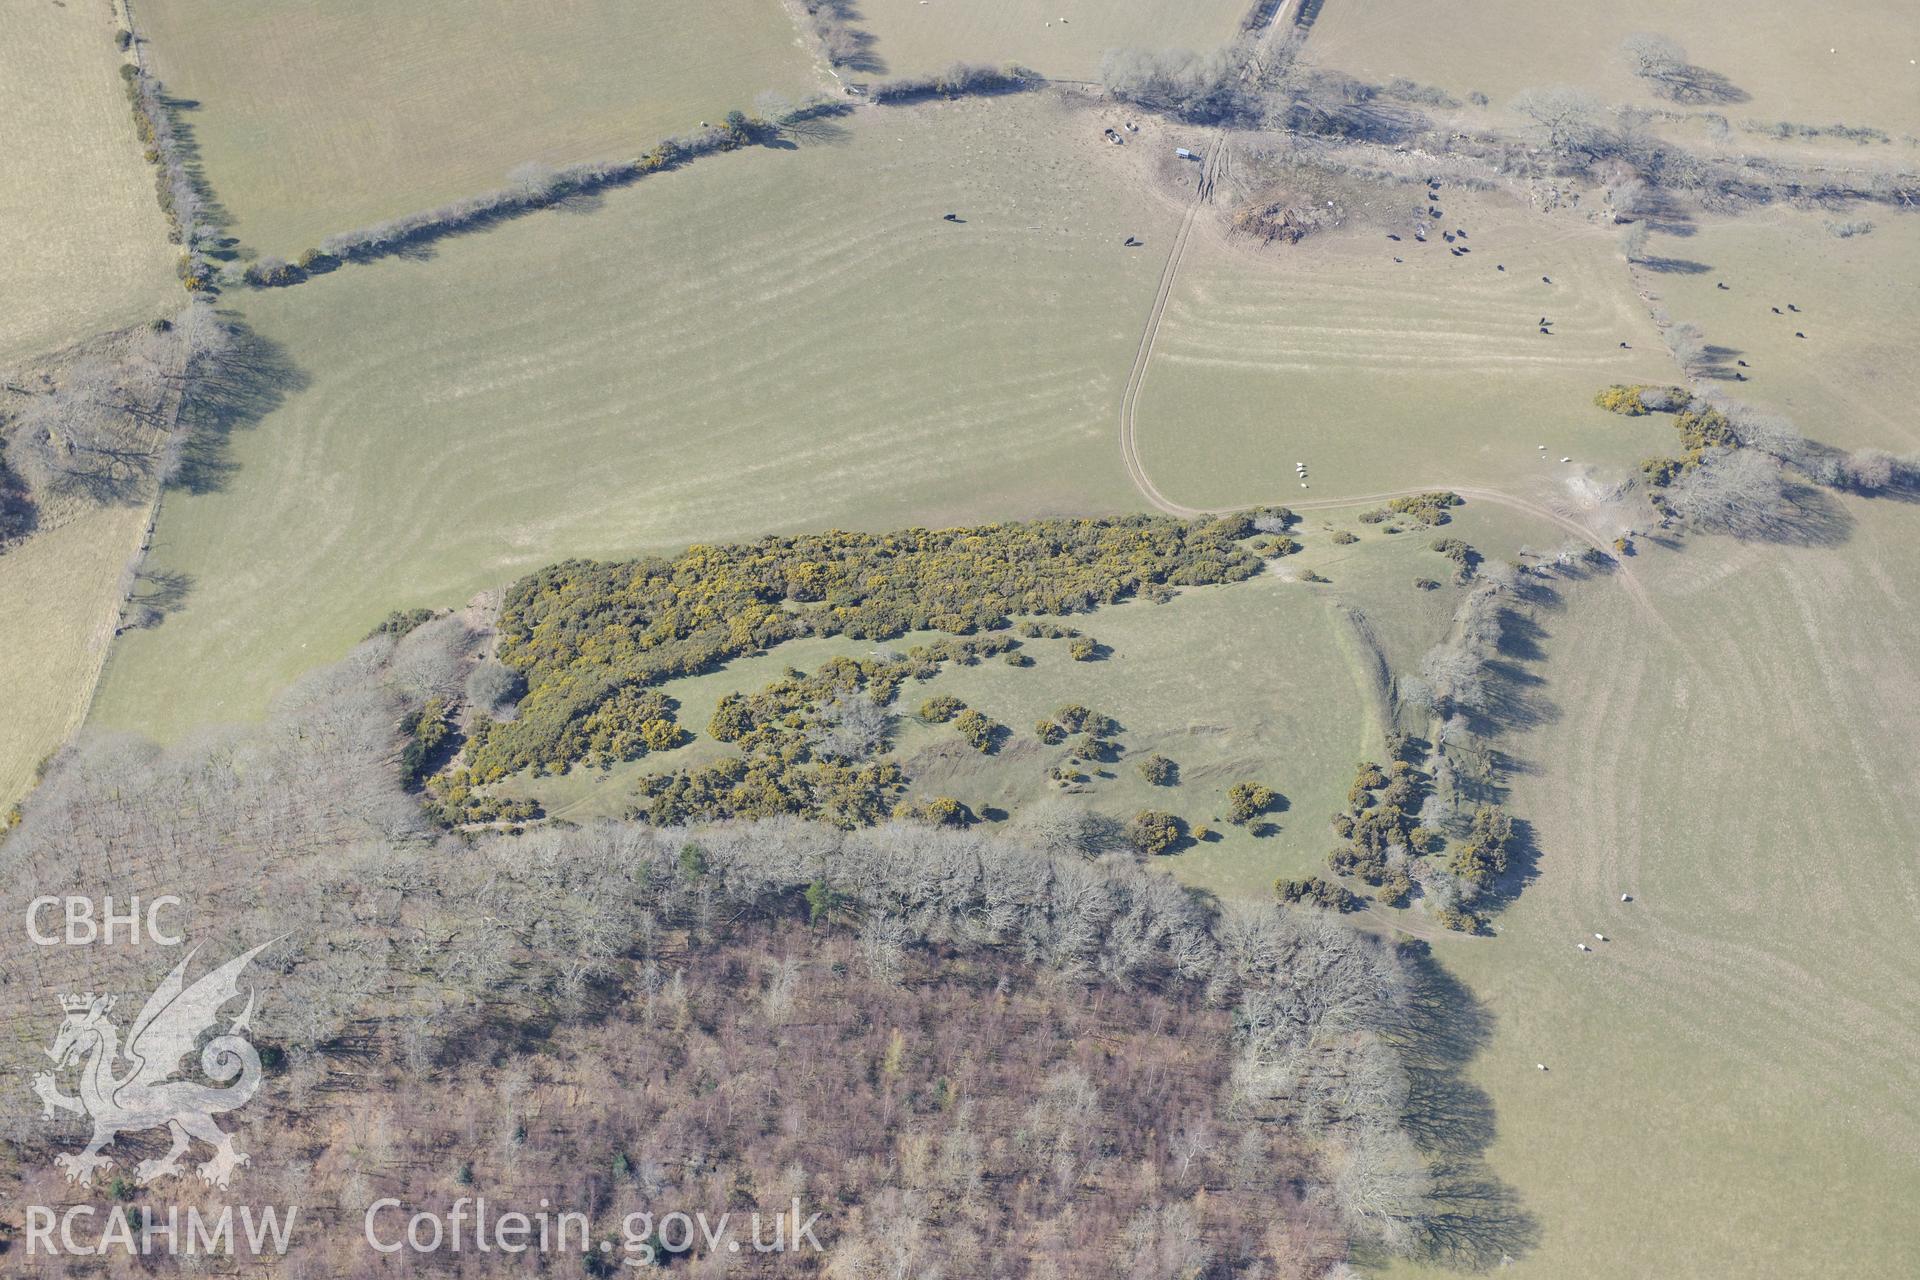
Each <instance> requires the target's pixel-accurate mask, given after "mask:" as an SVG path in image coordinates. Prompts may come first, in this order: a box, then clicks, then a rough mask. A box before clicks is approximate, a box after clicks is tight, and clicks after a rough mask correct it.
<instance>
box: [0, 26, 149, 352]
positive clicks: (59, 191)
mask: <svg viewBox="0 0 1920 1280" xmlns="http://www.w3.org/2000/svg"><path fill="white" fill-rule="evenodd" d="M3 25H4V28H5V29H4V30H0V84H3V85H5V86H6V108H5V110H4V112H0V124H3V125H4V128H5V135H6V139H7V141H6V145H5V146H0V298H4V299H5V300H6V309H5V314H4V315H0V365H4V364H11V363H13V362H14V361H16V360H19V359H22V358H25V357H28V356H34V355H39V354H41V353H42V352H46V351H51V350H53V349H55V348H57V347H63V346H65V345H67V344H68V343H70V342H75V341H78V340H79V339H81V338H86V337H90V336H91V335H93V334H95V333H100V332H103V331H105V330H107V329H114V328H118V327H119V326H121V325H125V324H131V323H134V322H136V321H139V320H144V319H147V318H149V317H151V316H156V315H161V314H164V313H166V312H169V311H172V310H177V309H178V308H179V306H180V304H181V301H182V294H181V292H180V284H179V281H178V280H177V279H176V278H175V276H174V265H175V262H176V260H177V259H178V257H179V250H178V249H176V248H174V247H173V246H171V245H169V244H168V243H167V224H166V218H165V217H164V216H163V215H162V214H161V212H160V205H159V203H158V201H157V200H156V199H155V197H154V193H153V169H152V167H151V166H149V165H148V164H147V162H146V160H145V159H144V158H143V157H142V155H141V151H140V140H139V138H138V137H137V136H135V134H134V130H133V111H132V108H130V107H129V106H128V105H127V98H126V91H125V89H124V88H123V87H122V84H121V80H120V74H119V68H120V66H121V63H122V62H123V58H122V56H121V54H120V52H119V51H118V50H117V49H116V48H115V47H114V40H113V37H114V32H115V31H116V30H117V27H116V26H115V24H114V22H113V19H112V15H111V14H110V12H108V10H107V8H106V6H104V5H96V4H74V5H71V6H66V7H62V6H57V5H52V4H16V5H9V6H8V8H7V14H6V18H5V21H4V24H3Z"/></svg>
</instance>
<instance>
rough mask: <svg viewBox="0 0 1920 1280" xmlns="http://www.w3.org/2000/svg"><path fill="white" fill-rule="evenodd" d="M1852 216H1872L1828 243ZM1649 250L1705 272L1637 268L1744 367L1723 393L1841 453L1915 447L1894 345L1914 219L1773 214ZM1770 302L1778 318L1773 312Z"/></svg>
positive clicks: (1908, 309) (1918, 433)
mask: <svg viewBox="0 0 1920 1280" xmlns="http://www.w3.org/2000/svg"><path fill="white" fill-rule="evenodd" d="M1859 217H1865V218H1868V219H1870V220H1871V221H1873V223H1874V229H1873V231H1872V232H1871V233H1869V234H1867V235H1860V236H1854V237H1851V238H1847V239H1840V238H1837V237H1835V236H1833V235H1832V234H1830V233H1829V232H1828V231H1827V229H1826V224H1827V223H1829V222H1846V221H1850V220H1853V219H1855V218H1859ZM1652 251H1653V252H1654V253H1657V254H1660V255H1663V256H1670V257H1674V258H1679V259H1683V260H1686V261H1691V262H1698V263H1700V264H1702V265H1704V266H1706V267H1708V268H1709V269H1708V270H1706V271H1703V272H1699V273H1697V274H1665V275H1656V274H1650V273H1643V280H1644V282H1645V284H1646V285H1647V287H1648V288H1649V289H1651V290H1653V291H1654V292H1655V293H1656V294H1657V296H1658V297H1659V298H1660V300H1661V304H1662V305H1664V306H1665V307H1666V308H1667V309H1668V310H1669V311H1670V312H1672V314H1673V315H1674V317H1675V318H1676V319H1680V320H1691V321H1693V322H1694V323H1696V324H1698V325H1700V327H1701V329H1702V330H1703V331H1704V332H1705V333H1706V335H1707V338H1708V340H1709V341H1710V342H1713V343H1715V344H1717V345H1719V346H1723V347H1726V348H1728V349H1729V350H1732V351H1734V352H1736V353H1737V354H1736V355H1734V356H1731V357H1729V360H1731V359H1742V360H1745V361H1746V362H1747V364H1748V366H1749V367H1748V369H1747V370H1746V371H1745V372H1746V373H1747V376H1748V379H1749V380H1748V381H1747V382H1744V383H1737V384H1735V383H1727V384H1723V385H1724V386H1725V389H1726V391H1727V392H1728V394H1730V395H1733V396H1737V397H1738V398H1740V399H1742V400H1745V401H1748V402H1750V403H1752V404H1756V405H1760V406H1763V407H1765V408H1767V409H1769V410H1771V411H1774V412H1777V413H1781V414H1785V415H1786V416H1788V417H1790V418H1792V419H1793V420H1794V422H1795V423H1796V425H1797V426H1798V427H1799V428H1800V430H1801V431H1803V432H1805V433H1806V434H1807V435H1809V436H1811V437H1812V438H1814V439H1816V440H1821V441H1825V442H1827V443H1829V444H1833V445H1838V446H1840V447H1842V448H1848V449H1856V448H1862V447H1868V446H1874V447H1879V448H1885V449H1892V450H1894V451H1895V452H1902V453H1904V452H1910V451H1912V450H1914V449H1916V448H1920V422H1917V421H1916V420H1915V417H1914V413H1913V406H1914V404H1915V402H1916V401H1920V367H1916V365H1915V363H1914V361H1913V360H1912V359H1910V358H1909V355H1908V351H1909V347H1910V345H1911V344H1909V343H1908V342H1906V341H1905V340H1904V337H1905V335H1904V328H1905V325H1906V323H1907V321H1906V317H1908V316H1909V315H1911V313H1912V308H1913V287H1912V278H1913V263H1914V262H1915V261H1920V219H1915V218H1913V217H1903V216H1900V215H1899V214H1897V213H1892V214H1890V213H1887V212H1885V211H1883V210H1866V211H1857V212H1853V213H1833V214H1822V213H1796V212H1791V211H1788V210H1784V209H1783V210H1778V211H1773V212H1769V213H1768V214H1767V215H1765V216H1763V217H1754V218H1748V219H1741V220H1735V221H1713V222H1706V223H1703V224H1702V225H1701V226H1700V228H1699V229H1698V230H1697V231H1696V232H1695V233H1694V234H1692V235H1688V236H1685V237H1674V236H1656V237H1654V239H1653V243H1652ZM1721 283H1725V284H1726V285H1727V288H1726V289H1724V290H1723V289H1720V288H1718V287H1717V285H1719V284H1721ZM1789 304H1791V305H1793V306H1796V307H1799V308H1800V310H1799V312H1798V313H1794V312H1791V311H1788V310H1787V307H1788V305H1789ZM1774 307H1779V308H1780V309H1781V311H1782V313H1783V314H1781V315H1775V314H1773V308H1774ZM1796 333H1804V334H1806V335H1807V336H1806V337H1805V338H1804V339H1803V338H1796V337H1795V336H1794V335H1795V334H1796Z"/></svg>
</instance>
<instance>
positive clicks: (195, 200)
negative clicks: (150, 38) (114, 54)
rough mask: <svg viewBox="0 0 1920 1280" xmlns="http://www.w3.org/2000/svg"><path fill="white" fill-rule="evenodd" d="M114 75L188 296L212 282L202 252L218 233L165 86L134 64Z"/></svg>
mask: <svg viewBox="0 0 1920 1280" xmlns="http://www.w3.org/2000/svg"><path fill="white" fill-rule="evenodd" d="M120 74H121V76H122V77H124V79H125V81H126V86H127V99H128V101H129V102H130V103H131V104H132V107H133V115H134V127H135V130H136V132H137V133H138V134H139V135H140V141H141V144H142V145H143V146H145V148H146V152H147V159H148V160H149V161H150V162H151V163H152V164H153V166H154V186H155V193H156V194H157V195H158V197H159V200H160V208H161V209H162V210H163V211H164V212H165V213H166V215H167V224H168V238H169V239H171V240H172V241H173V242H174V243H175V244H177V245H179V246H180V247H181V249H182V250H183V253H184V256H183V257H182V259H181V263H180V279H181V282H182V283H183V284H184V285H186V287H187V289H188V290H189V291H194V290H199V289H202V288H205V287H206V286H207V285H208V284H209V283H211V281H212V277H213V268H212V265H211V263H210V262H209V260H208V250H209V248H210V247H211V244H212V241H213V239H214V237H215V236H216V235H217V234H218V228H217V227H216V226H215V225H214V217H213V212H212V204H211V201H209V200H208V199H207V196H206V192H205V190H204V189H203V187H202V185H201V179H200V176H199V174H198V172H197V171H196V168H195V163H194V158H193V147H192V145H191V143H190V142H189V140H188V139H187V138H186V137H185V136H184V134H183V133H182V131H181V129H180V128H179V126H178V124H177V122H176V121H175V119H174V112H173V107H172V104H170V103H169V102H168V100H167V96H166V90H165V86H163V85H162V84H161V83H160V81H158V80H156V79H155V78H154V77H153V76H151V75H149V74H147V72H146V70H145V68H143V67H140V66H138V65H136V64H134V63H126V64H124V65H123V66H121V68H120Z"/></svg>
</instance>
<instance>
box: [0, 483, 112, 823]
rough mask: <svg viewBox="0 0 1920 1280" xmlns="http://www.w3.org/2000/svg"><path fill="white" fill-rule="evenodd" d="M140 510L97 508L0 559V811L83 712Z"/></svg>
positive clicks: (109, 636)
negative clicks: (0, 701)
mask: <svg viewBox="0 0 1920 1280" xmlns="http://www.w3.org/2000/svg"><path fill="white" fill-rule="evenodd" d="M146 523H147V509H146V507H145V506H139V507H103V508H99V509H97V510H94V511H91V512H89V513H87V514H85V515H82V516H79V517H77V518H75V519H73V520H71V521H69V522H68V523H65V524H63V525H60V526H59V527H58V528H53V529H46V530H43V531H41V532H39V533H36V534H34V535H33V536H32V537H31V538H28V539H27V540H26V541H25V542H23V543H21V544H20V545H18V546H16V547H14V548H12V549H11V550H9V551H7V552H6V553H5V554H3V555H0V601H4V602H5V604H4V607H0V684H4V685H5V687H6V694H5V698H4V715H0V813H4V812H5V810H6V809H7V807H8V806H10V805H11V804H13V802H14V801H16V800H18V799H19V798H20V797H21V796H22V795H24V794H25V793H26V790H27V787H28V785H29V784H30V783H31V781H32V779H33V772H34V769H35V767H36V766H37V765H38V764H39V763H40V761H41V760H42V759H44V758H45V757H46V756H47V755H48V754H49V753H51V752H53V751H54V750H56V749H58V748H59V746H60V744H61V743H63V742H65V741H66V740H67V735H68V734H70V733H72V732H73V730H74V729H75V728H76V727H78V726H79V724H80V721H81V718H82V717H83V716H84V715H85V714H86V710H87V703H88V700H89V699H90V698H91V697H92V695H93V686H94V681H95V679H96V678H97V677H98V676H99V674H100V665H101V663H102V662H104V661H105V660H106V656H107V645H108V643H109V642H110V641H111V640H112V637H113V627H114V624H115V622H116V621H117V620H118V619H119V616H120V575H121V571H122V570H123V569H124V568H125V567H126V564H127V562H128V561H129V560H130V559H131V558H132V557H133V555H134V552H135V551H136V550H137V549H138V547H139V544H140V535H141V532H142V531H143V530H144V529H145V528H146Z"/></svg>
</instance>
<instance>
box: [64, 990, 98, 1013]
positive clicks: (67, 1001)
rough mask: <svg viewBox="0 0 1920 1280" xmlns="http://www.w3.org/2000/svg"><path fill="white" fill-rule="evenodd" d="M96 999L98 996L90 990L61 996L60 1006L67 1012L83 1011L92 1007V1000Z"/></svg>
mask: <svg viewBox="0 0 1920 1280" xmlns="http://www.w3.org/2000/svg"><path fill="white" fill-rule="evenodd" d="M96 999H98V997H97V996H95V995H94V994H93V992H91V991H89V992H87V993H86V994H85V995H78V996H61V997H60V1007H61V1008H62V1009H63V1010H65V1011H66V1012H68V1013H85V1012H86V1011H87V1010H89V1009H91V1008H93V1002H94V1001H95V1000H96Z"/></svg>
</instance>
